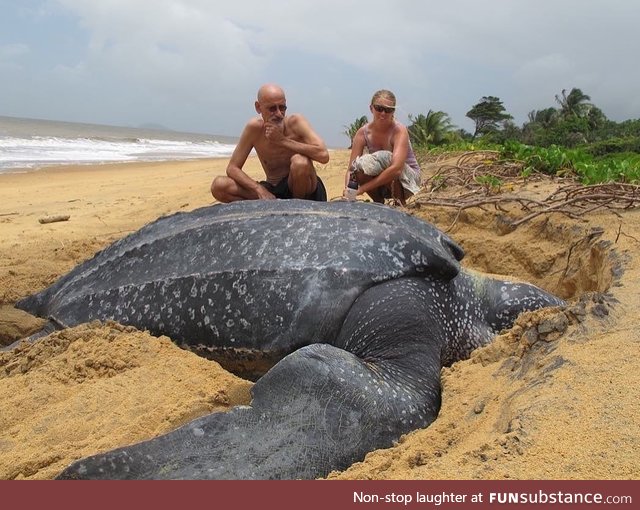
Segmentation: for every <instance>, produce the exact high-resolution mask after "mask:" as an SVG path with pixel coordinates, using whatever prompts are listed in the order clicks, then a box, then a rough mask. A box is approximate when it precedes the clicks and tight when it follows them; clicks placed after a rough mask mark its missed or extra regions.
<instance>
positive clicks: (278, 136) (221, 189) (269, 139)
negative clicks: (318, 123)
mask: <svg viewBox="0 0 640 510" xmlns="http://www.w3.org/2000/svg"><path fill="white" fill-rule="evenodd" d="M255 108H256V112H257V113H258V115H259V116H258V117H254V118H252V119H251V120H249V122H247V125H246V126H245V128H244V130H243V131H242V134H241V135H240V140H239V141H238V144H237V146H236V148H235V150H234V151H233V154H232V156H231V159H230V160H229V165H228V166H227V175H226V176H218V177H216V178H215V179H214V180H213V182H212V183H211V194H212V195H213V197H214V198H216V199H217V200H219V201H220V202H233V201H235V200H257V199H264V200H268V199H274V198H302V199H307V200H319V201H326V200H327V193H326V191H325V188H324V185H323V184H322V181H321V180H320V178H319V177H318V175H317V174H316V169H315V167H314V166H313V162H314V161H317V162H318V163H322V164H325V163H327V162H328V161H329V152H328V151H327V147H326V145H325V143H324V142H323V141H322V139H321V138H320V137H319V136H318V135H317V134H316V133H315V131H314V130H313V128H312V127H311V125H310V124H309V122H308V121H307V120H306V119H305V118H304V117H303V116H302V115H300V114H298V113H295V114H292V115H290V116H287V115H286V112H287V100H286V98H285V95H284V91H283V90H282V88H280V87H279V86H278V85H274V84H266V85H263V86H262V87H260V89H259V90H258V97H257V100H256V102H255ZM252 149H255V151H256V154H257V155H258V158H259V159H260V163H262V168H263V169H264V173H265V175H266V180H264V181H261V182H256V181H254V180H253V179H252V178H251V177H249V176H248V175H247V174H246V173H245V172H244V171H243V170H242V167H243V166H244V164H245V162H246V161H247V158H248V157H249V154H250V152H251V150H252Z"/></svg>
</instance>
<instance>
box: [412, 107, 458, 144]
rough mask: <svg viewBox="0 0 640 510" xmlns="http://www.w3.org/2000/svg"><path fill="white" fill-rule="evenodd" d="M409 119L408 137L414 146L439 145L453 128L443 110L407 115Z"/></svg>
mask: <svg viewBox="0 0 640 510" xmlns="http://www.w3.org/2000/svg"><path fill="white" fill-rule="evenodd" d="M409 120H410V121H411V125H410V126H409V128H408V130H409V138H410V139H411V143H412V144H414V145H416V146H419V145H440V144H442V143H443V142H444V141H445V140H446V139H447V136H448V135H449V134H450V133H451V131H453V129H454V128H455V126H454V125H453V124H452V123H451V119H450V118H449V115H448V114H446V113H445V112H434V111H433V110H429V111H428V112H427V114H426V115H422V114H421V113H420V114H419V115H418V116H417V117H413V116H412V115H409Z"/></svg>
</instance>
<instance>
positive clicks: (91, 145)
mask: <svg viewBox="0 0 640 510" xmlns="http://www.w3.org/2000/svg"><path fill="white" fill-rule="evenodd" d="M236 142H237V138H232V137H228V136H216V135H207V134H199V133H182V132H178V131H169V130H164V129H145V128H131V127H116V126H103V125H97V124H80V123H75V122H57V121H50V120H37V119H22V118H17V117H2V116H0V172H7V171H21V170H27V169H36V168H41V167H44V166H51V165H68V164H89V163H91V164H96V163H115V162H135V161H168V160H185V159H199V158H223V157H229V156H230V155H231V153H232V152H233V149H235V144H236Z"/></svg>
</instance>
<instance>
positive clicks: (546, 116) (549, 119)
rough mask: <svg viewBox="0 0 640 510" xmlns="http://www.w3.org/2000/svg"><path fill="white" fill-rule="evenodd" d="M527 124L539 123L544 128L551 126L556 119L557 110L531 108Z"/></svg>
mask: <svg viewBox="0 0 640 510" xmlns="http://www.w3.org/2000/svg"><path fill="white" fill-rule="evenodd" d="M528 118H529V124H533V123H535V124H539V125H540V126H542V127H544V128H549V127H551V126H553V125H554V124H555V123H556V121H557V120H558V110H556V109H555V108H545V109H544V110H531V111H530V112H529V115H528Z"/></svg>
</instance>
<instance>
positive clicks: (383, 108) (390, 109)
mask: <svg viewBox="0 0 640 510" xmlns="http://www.w3.org/2000/svg"><path fill="white" fill-rule="evenodd" d="M372 106H373V109H374V110H375V111H377V112H378V113H382V112H384V113H393V112H395V111H396V107H395V106H382V105H381V104H374V105H372Z"/></svg>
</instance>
